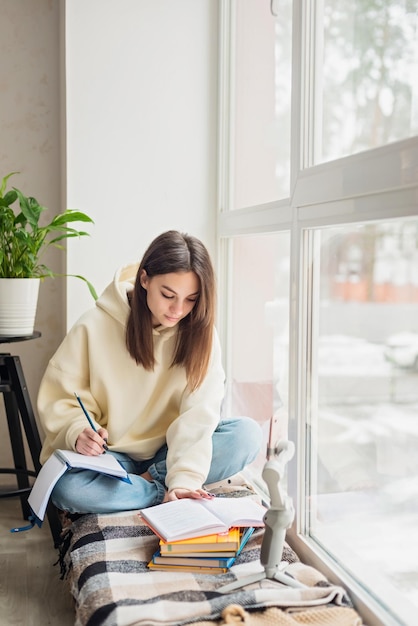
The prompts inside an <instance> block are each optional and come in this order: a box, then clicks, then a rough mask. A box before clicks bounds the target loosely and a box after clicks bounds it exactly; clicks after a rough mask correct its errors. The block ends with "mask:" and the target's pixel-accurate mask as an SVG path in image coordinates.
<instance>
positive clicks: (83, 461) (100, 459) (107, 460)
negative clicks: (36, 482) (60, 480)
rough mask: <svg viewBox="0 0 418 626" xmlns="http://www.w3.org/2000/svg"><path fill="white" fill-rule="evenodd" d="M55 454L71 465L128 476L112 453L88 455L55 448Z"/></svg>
mask: <svg viewBox="0 0 418 626" xmlns="http://www.w3.org/2000/svg"><path fill="white" fill-rule="evenodd" d="M55 454H56V455H57V456H59V457H60V458H61V459H62V460H63V461H64V462H66V463H68V465H69V466H70V467H80V468H83V469H91V470H94V471H96V472H102V473H103V474H110V475H112V476H122V477H123V476H126V471H125V469H124V468H123V467H122V465H121V464H120V463H119V461H118V460H117V459H116V458H115V457H114V456H113V455H112V454H100V455H98V456H88V455H86V454H79V453H78V452H74V451H73V450H55Z"/></svg>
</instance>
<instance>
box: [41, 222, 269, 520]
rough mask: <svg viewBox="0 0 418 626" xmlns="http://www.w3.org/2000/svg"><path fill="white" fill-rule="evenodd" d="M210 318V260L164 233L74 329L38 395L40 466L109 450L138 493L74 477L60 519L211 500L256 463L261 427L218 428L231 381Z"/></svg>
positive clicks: (231, 422) (105, 480)
mask: <svg viewBox="0 0 418 626" xmlns="http://www.w3.org/2000/svg"><path fill="white" fill-rule="evenodd" d="M214 317H215V277H214V271H213V267H212V263H211V260H210V257H209V254H208V251H207V250H206V248H205V246H204V245H203V244H202V242H201V241H199V240H198V239H196V238H195V237H192V236H190V235H187V234H182V233H180V232H177V231H168V232H165V233H163V234H161V235H160V236H159V237H157V238H156V239H155V240H154V241H153V242H152V243H151V245H150V246H149V248H148V250H147V251H146V252H145V255H144V257H143V259H142V261H141V263H140V265H139V267H138V266H137V265H129V266H126V267H123V268H122V269H121V270H119V271H118V272H117V273H116V275H115V278H114V280H113V282H112V283H111V284H110V285H109V286H108V287H107V288H106V289H105V290H104V292H103V294H102V295H101V296H100V298H99V299H98V300H97V302H96V307H95V308H94V309H92V310H91V311H88V312H86V313H85V314H84V315H83V316H82V317H81V318H80V320H79V321H78V322H77V323H76V324H75V325H74V327H73V328H72V329H71V330H70V332H69V333H68V335H67V336H66V338H65V339H64V341H63V342H62V344H61V346H60V347H59V348H58V350H57V352H56V354H55V355H54V356H53V357H52V359H51V361H50V363H49V364H48V367H47V370H46V372H45V375H44V377H43V380H42V382H41V386H40V390H39V396H38V411H39V417H40V420H41V423H42V427H43V430H44V432H45V441H44V444H43V448H42V453H41V462H42V463H43V462H45V460H46V459H47V458H48V457H49V456H50V455H51V454H52V452H53V451H54V450H55V449H57V448H62V449H70V450H76V451H77V452H79V453H81V454H86V455H99V454H103V452H104V450H105V449H106V450H108V452H107V454H113V455H114V456H115V457H116V458H117V459H118V460H119V461H120V462H121V464H122V465H123V466H124V467H125V469H126V470H127V471H128V473H129V477H130V479H131V482H132V484H128V483H125V482H123V481H119V480H116V479H114V478H109V477H107V476H105V475H103V474H100V473H96V472H93V471H91V470H84V469H72V470H69V471H67V472H66V473H65V474H64V475H63V476H62V477H61V478H60V480H59V481H58V482H57V484H56V486H55V488H54V490H53V492H52V501H53V503H54V504H55V505H56V506H57V507H58V508H59V509H62V510H66V511H68V512H70V513H111V512H115V511H123V510H131V509H140V508H145V507H148V506H153V505H155V504H159V503H161V502H163V501H166V500H176V499H178V498H209V497H211V496H210V495H209V494H208V493H207V491H206V490H205V489H204V485H205V484H209V483H213V482H216V481H219V480H222V479H224V478H226V477H228V476H231V475H233V474H235V473H237V472H238V471H240V470H241V469H242V468H243V467H244V466H245V465H246V464H248V463H250V462H251V461H253V460H254V458H255V457H256V455H257V453H258V452H259V449H260V445H261V429H260V428H259V426H258V425H257V423H256V422H255V421H254V420H252V419H249V418H245V417H241V418H237V419H228V420H224V421H220V411H221V403H222V398H223V392H224V372H223V369H222V364H221V353H220V346H219V340H218V337H217V334H216V331H215V328H214ZM74 392H76V393H78V394H79V396H80V397H81V399H82V402H83V403H84V405H85V407H86V409H87V411H88V413H89V414H90V416H91V418H92V420H93V423H94V426H95V428H96V431H97V432H95V430H94V429H93V428H91V427H90V426H89V424H88V422H87V420H86V417H85V415H84V414H83V412H82V411H81V409H80V406H79V405H78V403H77V399H76V397H75V395H74Z"/></svg>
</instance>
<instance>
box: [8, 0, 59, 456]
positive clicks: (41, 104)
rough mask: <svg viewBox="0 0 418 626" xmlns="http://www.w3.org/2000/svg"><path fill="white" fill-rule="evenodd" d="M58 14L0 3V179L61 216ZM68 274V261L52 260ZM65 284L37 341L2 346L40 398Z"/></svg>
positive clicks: (55, 4) (40, 6)
mask: <svg viewBox="0 0 418 626" xmlns="http://www.w3.org/2000/svg"><path fill="white" fill-rule="evenodd" d="M60 58H61V55H60V7H59V1H58V0H56V1H54V0H0V59H1V61H0V177H1V178H2V177H3V176H4V175H5V174H7V173H9V172H11V171H18V172H20V174H19V175H17V176H15V177H13V179H12V180H10V182H11V183H12V184H13V185H15V186H16V187H19V188H21V189H22V190H23V191H25V193H27V194H28V195H33V196H34V197H36V198H37V199H38V200H39V201H40V202H41V203H42V204H43V205H44V206H46V207H48V209H49V211H48V216H49V217H51V216H52V214H53V213H54V212H58V211H60V210H62V207H61V206H60V201H61V196H62V189H61V139H60V110H61V108H60ZM50 260H51V263H53V265H54V268H56V269H57V270H58V271H60V270H62V269H63V267H64V263H65V258H64V255H59V256H58V257H56V259H55V261H54V260H53V257H52V259H51V257H50ZM64 292H65V281H64V280H62V281H60V280H59V279H55V280H47V281H45V282H44V283H43V284H42V285H41V290H40V302H39V308H38V313H37V319H36V328H37V329H38V330H40V331H41V332H42V337H41V338H40V339H36V340H34V341H29V342H23V343H15V344H2V345H1V346H0V349H1V352H11V353H12V354H17V355H19V356H20V357H21V361H22V364H23V368H24V372H25V376H26V380H27V383H28V389H29V392H30V394H31V396H32V398H35V397H36V393H37V389H38V386H39V382H40V378H41V376H42V372H43V370H44V369H45V367H46V364H47V362H48V359H49V357H50V355H51V354H52V352H53V351H54V350H55V349H56V347H57V346H58V344H59V342H60V341H61V338H62V336H63V332H64V328H65V318H64V314H65V301H64ZM0 404H1V406H0V430H1V433H2V437H1V439H0V458H1V465H2V466H9V465H10V463H11V453H10V446H9V442H8V437H6V436H4V435H5V433H6V429H7V426H6V423H5V417H4V408H3V403H2V402H1V403H0Z"/></svg>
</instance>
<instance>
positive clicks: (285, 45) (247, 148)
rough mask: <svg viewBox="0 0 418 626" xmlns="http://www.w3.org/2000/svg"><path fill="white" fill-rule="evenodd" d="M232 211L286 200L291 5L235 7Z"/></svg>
mask: <svg viewBox="0 0 418 626" xmlns="http://www.w3.org/2000/svg"><path fill="white" fill-rule="evenodd" d="M233 8H234V14H233V19H234V22H233V24H234V34H235V47H234V49H233V59H234V71H233V77H234V78H233V92H232V93H233V101H232V103H231V104H232V106H233V107H234V116H233V124H232V126H231V137H232V138H233V139H232V140H231V148H232V150H231V159H232V160H231V167H232V168H233V176H232V177H231V180H232V181H233V188H232V190H231V191H232V199H231V208H235V209H240V208H243V207H247V206H253V205H260V204H264V203H268V202H272V201H274V200H276V199H277V198H282V197H284V198H285V197H287V196H288V195H289V185H290V91H291V90H290V86H291V85H290V79H291V73H290V59H291V31H292V15H291V9H292V3H291V1H290V0H283V1H282V2H281V7H280V18H277V19H272V14H271V11H270V5H269V2H261V3H260V1H259V0H245V2H235V3H234V4H233Z"/></svg>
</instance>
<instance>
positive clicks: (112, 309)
mask: <svg viewBox="0 0 418 626" xmlns="http://www.w3.org/2000/svg"><path fill="white" fill-rule="evenodd" d="M138 268H139V263H130V264H128V265H124V266H123V267H121V268H120V269H118V270H117V271H116V272H115V276H114V278H113V281H112V282H111V283H110V284H109V285H108V286H107V287H106V288H105V290H104V291H103V293H102V294H101V295H100V297H99V298H98V300H97V301H96V306H97V307H98V308H99V309H102V310H103V311H106V313H108V315H110V316H111V317H112V318H113V319H115V320H116V321H117V322H119V323H120V324H122V325H123V326H126V322H127V319H128V316H129V313H130V311H131V307H130V304H129V299H128V294H129V293H130V292H131V291H133V288H134V286H135V280H136V275H137V273H138ZM177 331H178V328H177V327H176V326H173V327H171V328H169V327H165V326H162V325H161V326H157V327H156V328H153V335H154V336H161V337H164V339H168V338H169V337H171V336H172V335H174V334H176V333H177Z"/></svg>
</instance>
